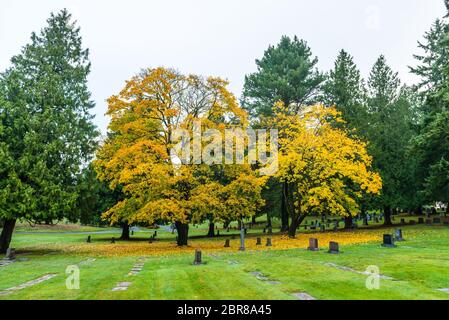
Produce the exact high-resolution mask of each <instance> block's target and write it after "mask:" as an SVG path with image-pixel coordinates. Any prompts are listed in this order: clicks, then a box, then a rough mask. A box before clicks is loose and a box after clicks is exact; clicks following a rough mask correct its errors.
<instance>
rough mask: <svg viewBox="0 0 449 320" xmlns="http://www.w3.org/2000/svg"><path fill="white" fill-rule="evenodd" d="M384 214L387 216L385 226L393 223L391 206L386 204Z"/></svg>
mask: <svg viewBox="0 0 449 320" xmlns="http://www.w3.org/2000/svg"><path fill="white" fill-rule="evenodd" d="M384 216H385V220H384V226H391V225H393V224H392V223H391V208H390V206H384Z"/></svg>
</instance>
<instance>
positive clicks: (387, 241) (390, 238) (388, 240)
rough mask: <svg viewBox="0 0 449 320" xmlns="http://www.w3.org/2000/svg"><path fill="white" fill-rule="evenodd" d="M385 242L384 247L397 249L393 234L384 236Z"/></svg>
mask: <svg viewBox="0 0 449 320" xmlns="http://www.w3.org/2000/svg"><path fill="white" fill-rule="evenodd" d="M383 240H384V242H383V243H382V247H387V248H393V247H396V245H395V244H394V238H393V235H391V234H384V239H383Z"/></svg>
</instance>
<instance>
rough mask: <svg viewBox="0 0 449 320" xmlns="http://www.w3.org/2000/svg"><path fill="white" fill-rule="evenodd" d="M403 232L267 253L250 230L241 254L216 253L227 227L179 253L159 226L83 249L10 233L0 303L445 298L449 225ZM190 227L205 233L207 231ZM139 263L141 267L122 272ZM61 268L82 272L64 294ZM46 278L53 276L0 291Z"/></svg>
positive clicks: (76, 239) (282, 242) (234, 244)
mask: <svg viewBox="0 0 449 320" xmlns="http://www.w3.org/2000/svg"><path fill="white" fill-rule="evenodd" d="M396 221H397V218H396ZM402 230H403V235H404V238H405V239H406V241H404V242H400V243H397V245H398V246H397V247H396V248H383V247H381V246H380V244H381V242H382V234H383V233H388V232H392V231H393V229H376V228H375V229H373V230H371V229H360V230H357V231H354V232H342V231H340V232H336V233H334V232H329V233H327V232H326V233H317V234H313V236H314V237H317V238H318V239H319V242H320V247H321V250H320V251H318V252H311V251H307V250H305V247H306V246H307V243H308V238H309V237H310V236H311V235H312V234H304V233H303V232H301V234H299V235H298V239H295V240H290V239H287V238H285V237H282V236H281V235H274V236H273V246H272V247H265V246H256V245H255V237H256V236H257V235H260V236H263V237H264V238H265V237H266V235H264V234H263V233H262V230H261V229H260V228H253V229H251V230H248V232H249V234H248V239H247V250H246V251H245V252H240V251H238V239H237V238H236V239H235V240H231V248H223V242H224V239H225V238H228V239H230V238H231V234H236V235H237V231H232V230H231V232H229V233H226V232H225V230H220V234H221V237H220V238H214V239H204V238H195V239H193V240H191V241H190V246H189V247H188V248H183V249H178V248H176V246H175V244H174V236H175V235H172V234H171V233H170V232H167V231H165V230H163V229H159V230H158V237H157V238H158V240H157V241H155V242H154V243H152V244H150V243H148V241H147V239H148V236H149V234H151V233H152V232H153V230H141V231H139V232H136V233H135V235H134V237H133V239H134V240H133V241H130V242H120V241H118V242H117V243H115V244H111V243H109V242H110V239H111V237H112V236H115V237H117V238H118V237H119V236H120V232H119V230H115V231H114V229H111V230H110V231H111V232H112V233H110V234H109V233H108V234H96V233H92V235H91V237H92V243H90V244H88V243H86V237H87V235H86V234H84V233H83V234H80V233H62V232H61V233H58V232H48V233H47V232H44V233H43V232H31V233H30V232H28V231H27V232H26V233H20V232H17V233H16V234H14V236H13V242H12V247H15V248H16V249H17V250H18V256H17V259H16V262H14V263H11V264H8V265H4V266H1V267H0V299H297V298H296V297H295V296H294V295H293V294H294V293H307V294H309V295H311V296H313V297H314V298H316V299H449V293H445V292H441V291H439V290H438V289H442V288H449V228H448V227H447V226H424V225H415V226H402ZM191 231H192V232H191V233H192V234H194V235H200V234H204V233H205V232H206V226H205V225H203V226H199V227H198V228H195V227H193V228H191ZM114 232H116V233H114ZM263 240H265V239H263ZM330 240H336V241H338V242H339V243H340V244H341V245H340V250H341V251H342V253H341V254H338V255H335V254H329V253H327V245H328V241H330ZM195 248H201V249H202V251H203V261H204V262H205V263H204V264H202V265H199V266H194V265H193V264H192V261H193V252H194V249H195ZM0 258H1V257H0ZM141 258H144V260H145V264H144V266H143V268H142V269H141V271H140V272H138V273H137V274H134V275H130V274H129V272H130V270H131V269H132V268H133V266H134V265H135V264H136V263H137V262H138V261H139V259H141ZM89 259H90V260H89ZM69 265H78V267H79V269H80V289H79V290H69V289H67V288H66V278H67V276H68V275H67V274H66V268H67V266H69ZM373 265H374V266H377V267H378V268H379V270H380V273H381V274H382V275H385V276H388V277H390V278H388V279H384V278H381V279H380V288H379V289H374V290H369V289H367V288H366V285H365V283H366V281H367V278H368V275H366V274H362V272H364V271H365V270H366V268H367V267H368V266H373ZM342 267H346V268H342ZM48 274H55V276H54V277H53V278H51V279H49V280H47V281H44V282H42V283H39V284H36V285H32V286H28V287H26V288H22V289H20V290H14V291H12V292H11V293H9V294H2V292H4V291H5V290H6V289H8V288H11V287H15V286H18V285H21V284H23V283H26V282H28V281H30V280H34V279H38V278H40V277H42V276H44V275H48ZM258 276H259V278H260V279H259V278H258ZM119 282H130V284H129V287H128V289H127V290H125V291H112V289H113V288H114V287H116V285H117V284H118V283H119Z"/></svg>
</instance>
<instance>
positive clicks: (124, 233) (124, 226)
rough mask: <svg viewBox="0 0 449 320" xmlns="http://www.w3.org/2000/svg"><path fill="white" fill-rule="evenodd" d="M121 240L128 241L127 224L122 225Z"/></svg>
mask: <svg viewBox="0 0 449 320" xmlns="http://www.w3.org/2000/svg"><path fill="white" fill-rule="evenodd" d="M120 239H122V240H129V224H128V223H124V224H123V226H122V235H121V237H120Z"/></svg>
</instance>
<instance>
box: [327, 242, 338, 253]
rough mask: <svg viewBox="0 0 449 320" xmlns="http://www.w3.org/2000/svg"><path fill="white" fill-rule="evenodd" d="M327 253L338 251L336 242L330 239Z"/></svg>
mask: <svg viewBox="0 0 449 320" xmlns="http://www.w3.org/2000/svg"><path fill="white" fill-rule="evenodd" d="M328 252H329V253H340V250H339V248H338V242H334V241H331V242H329V251H328Z"/></svg>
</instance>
